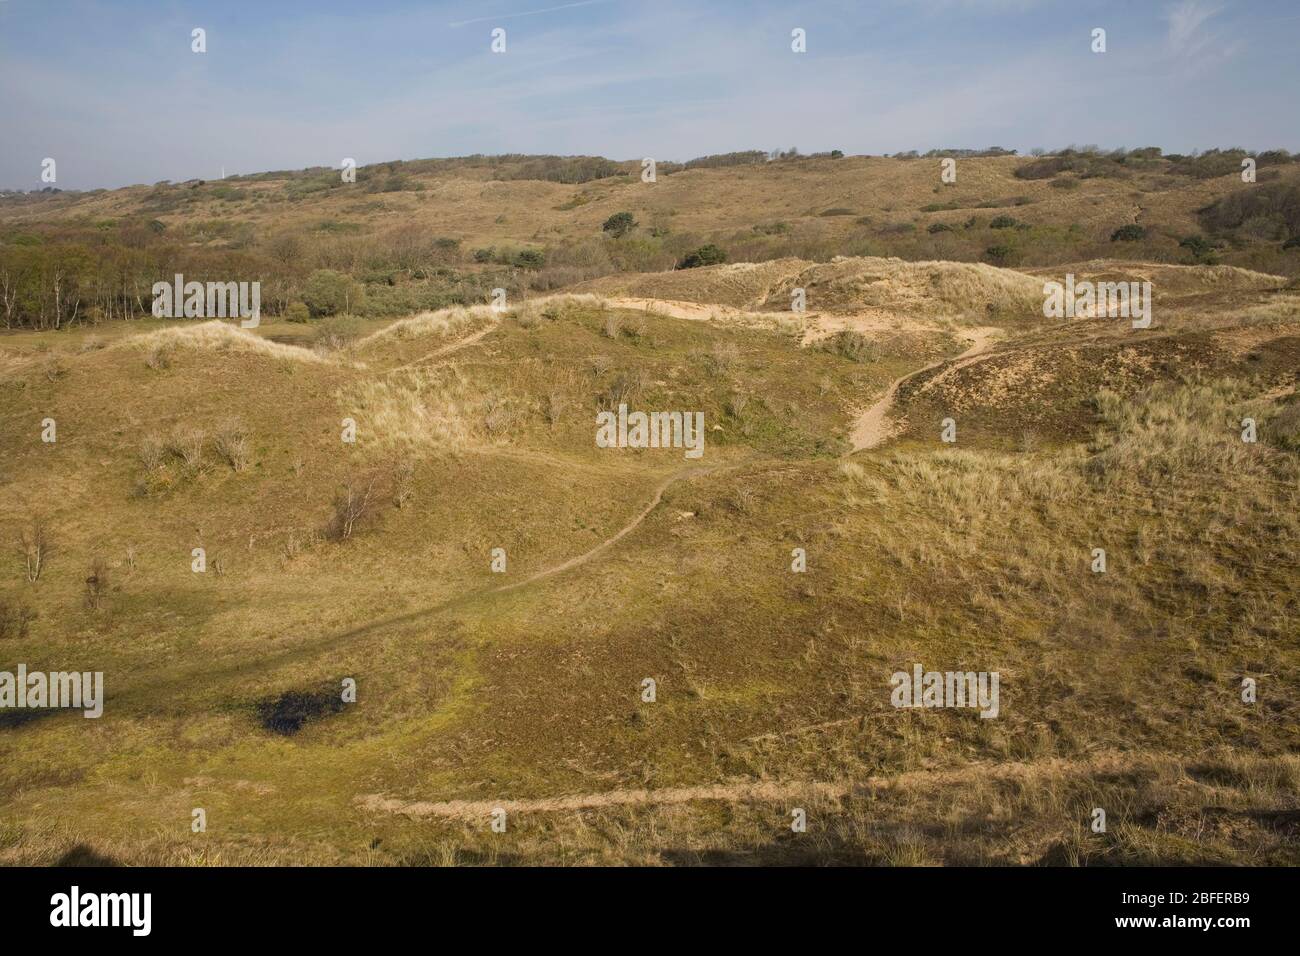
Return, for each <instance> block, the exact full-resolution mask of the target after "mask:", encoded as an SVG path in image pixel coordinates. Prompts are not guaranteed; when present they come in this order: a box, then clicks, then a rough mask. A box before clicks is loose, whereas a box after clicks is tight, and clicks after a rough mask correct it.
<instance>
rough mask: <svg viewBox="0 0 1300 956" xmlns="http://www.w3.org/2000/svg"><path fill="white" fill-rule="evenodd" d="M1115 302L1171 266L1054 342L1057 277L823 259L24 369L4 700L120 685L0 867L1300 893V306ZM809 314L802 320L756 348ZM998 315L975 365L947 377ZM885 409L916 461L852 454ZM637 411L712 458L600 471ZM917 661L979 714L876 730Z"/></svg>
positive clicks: (907, 455)
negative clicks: (800, 311) (33, 683)
mask: <svg viewBox="0 0 1300 956" xmlns="http://www.w3.org/2000/svg"><path fill="white" fill-rule="evenodd" d="M990 168H991V169H993V168H994V164H993V163H992V161H990ZM682 175H683V176H688V175H692V174H682ZM752 175H753V176H755V177H761V176H762V175H763V174H762V173H761V172H760V171H757V170H756V171H754V172H753V173H752ZM990 175H992V173H991V174H990ZM675 178H676V177H674V179H675ZM670 182H672V180H670ZM482 188H484V189H497V188H506V187H504V186H502V185H501V184H495V185H492V184H489V185H485V186H483V187H482ZM509 188H517V186H515V185H511V186H510V187H509ZM547 188H548V189H550V187H547ZM964 188H966V187H964ZM1089 188H1090V187H1089ZM551 191H552V192H554V193H555V197H553V198H557V199H558V198H560V197H561V195H562V194H567V193H570V192H572V191H573V190H572V188H571V187H561V186H558V185H556V186H554V188H553V189H552V190H551ZM833 200H834V201H835V202H837V203H839V204H844V203H845V202H846V200H844V199H843V198H842V197H839V196H838V194H837V195H836V196H832V195H830V193H829V192H828V194H827V195H826V197H825V201H826V203H827V204H830V203H831V202H832V201H833ZM548 201H549V200H548ZM725 205H726V204H725V202H724V203H722V206H723V207H724V208H725ZM583 214H584V215H586V214H587V213H585V212H584V213H583ZM1064 268H1065V267H1059V268H1058V269H1057V270H1056V271H1057V272H1059V271H1061V270H1062V269H1064ZM1088 268H1092V269H1094V270H1096V274H1104V273H1105V271H1106V270H1118V271H1119V272H1121V273H1123V274H1125V275H1134V274H1141V270H1143V269H1146V270H1149V273H1150V274H1152V275H1153V276H1154V279H1153V281H1155V282H1156V284H1157V289H1158V295H1159V296H1160V297H1159V298H1157V315H1158V317H1159V320H1158V321H1157V322H1156V323H1155V324H1154V325H1153V327H1152V328H1151V329H1149V330H1141V331H1135V330H1132V329H1131V328H1130V327H1129V324H1128V322H1127V321H1124V320H1117V319H1106V318H1098V319H1086V320H1077V321H1073V322H1064V323H1062V322H1051V321H1049V320H1045V319H1043V318H1042V317H1041V312H1040V311H1039V308H1040V306H1041V283H1042V275H1039V274H1033V275H1031V274H1029V273H1027V272H1025V273H1021V272H1016V271H1012V270H1006V269H997V268H994V267H991V266H986V265H974V264H969V263H963V264H954V263H942V262H908V263H904V262H901V261H899V260H885V259H839V260H835V261H833V262H824V263H820V264H818V263H812V262H803V261H783V262H780V263H768V264H767V265H766V266H763V267H754V268H743V269H742V268H737V267H735V266H722V267H715V268H712V269H700V270H690V274H685V273H672V274H665V275H655V274H652V273H651V274H646V275H638V276H620V277H617V281H614V280H609V281H606V280H599V281H597V282H594V283H591V284H589V285H587V286H583V287H581V288H582V289H583V290H586V294H581V295H574V296H556V297H551V298H545V299H536V300H532V301H528V302H525V303H524V304H522V305H519V306H517V307H516V308H514V309H512V310H511V311H508V312H505V313H496V312H493V311H492V310H490V309H487V308H471V309H451V310H447V311H443V312H437V313H430V314H424V315H419V316H415V317H411V318H407V319H402V320H398V321H393V322H390V321H383V320H372V321H370V322H367V323H363V324H362V326H361V327H360V328H358V329H356V330H354V331H355V332H356V335H355V336H354V337H351V338H350V339H349V340H348V341H345V342H341V343H339V342H335V343H333V344H332V345H322V344H317V345H315V346H313V345H312V344H311V342H310V341H309V337H308V336H305V335H304V334H303V332H302V328H301V327H299V326H293V325H290V324H279V323H267V324H265V325H264V326H262V327H260V328H258V329H256V330H250V331H245V330H240V329H238V328H236V327H234V326H233V325H231V324H220V323H206V324H194V323H189V324H186V323H183V322H173V323H148V322H146V323H117V324H115V325H108V326H104V327H100V328H97V329H94V330H89V331H87V330H83V329H77V330H73V331H71V332H64V333H58V334H53V333H45V334H35V333H22V334H14V335H11V336H8V337H6V338H4V339H3V340H0V348H2V349H3V363H4V364H3V366H0V367H2V368H3V379H2V380H0V420H2V421H3V422H4V426H3V428H0V462H2V464H0V483H2V484H3V489H4V493H3V495H0V539H3V540H4V541H5V542H6V549H7V550H6V554H7V557H6V558H5V560H4V562H3V577H0V600H2V601H3V602H4V608H5V609H6V613H7V615H8V616H7V617H5V619H4V620H5V621H7V622H16V621H17V620H18V616H19V615H18V611H17V610H15V609H28V610H29V611H30V612H32V613H33V614H34V617H33V618H32V619H31V620H30V622H28V623H27V625H26V626H25V627H22V626H19V625H18V624H17V623H8V624H6V628H7V629H6V631H5V633H4V634H3V635H0V669H6V668H8V669H12V667H14V666H16V664H17V663H18V662H24V663H26V664H27V665H28V667H29V668H31V669H37V668H41V669H68V670H73V669H75V670H96V671H103V672H104V674H105V684H106V689H107V700H106V702H105V710H104V716H103V717H102V718H101V719H99V720H93V721H92V720H85V719H83V718H82V717H81V716H80V715H79V714H77V713H68V712H46V713H40V714H37V715H36V716H34V717H32V718H30V719H26V720H18V719H14V718H12V717H10V716H8V715H6V716H5V719H4V720H3V722H0V861H3V862H7V863H54V862H59V861H65V862H67V861H78V860H80V861H85V860H94V859H101V860H102V859H107V860H112V861H117V862H123V863H151V862H160V863H168V864H235V863H259V864H260V863H309V864H334V863H376V864H453V863H593V862H598V863H633V864H698V863H732V862H781V863H792V862H798V863H808V862H817V863H847V862H860V863H880V864H909V865H910V864H928V863H997V864H1030V863H1057V864H1081V863H1152V862H1204V863H1269V864H1292V865H1294V864H1296V863H1298V862H1300V855H1298V853H1297V850H1296V847H1297V845H1300V844H1297V841H1296V839H1295V835H1296V827H1297V825H1300V803H1298V802H1297V797H1296V794H1297V784H1298V783H1300V763H1298V762H1297V757H1296V753H1297V745H1298V744H1300V739H1298V737H1297V734H1298V733H1300V731H1298V730H1297V728H1300V719H1298V718H1300V691H1298V688H1300V672H1298V670H1297V668H1298V665H1300V647H1298V646H1297V634H1300V627H1298V625H1300V620H1298V618H1300V604H1298V603H1297V598H1298V597H1300V591H1298V589H1300V573H1298V572H1297V563H1296V543H1297V541H1300V518H1297V513H1298V512H1297V507H1296V505H1297V501H1296V498H1297V489H1298V488H1300V458H1298V457H1297V456H1298V455H1300V414H1298V412H1297V409H1298V408H1300V406H1298V405H1297V399H1296V395H1295V385H1296V372H1297V369H1298V368H1300V317H1297V314H1296V309H1295V304H1294V296H1292V295H1291V294H1290V293H1287V292H1285V291H1282V290H1281V285H1282V280H1279V279H1276V278H1275V277H1271V276H1268V275H1261V274H1258V273H1248V272H1245V271H1244V270H1235V271H1234V270H1225V269H1224V268H1223V267H1210V266H1205V267H1190V268H1188V269H1186V270H1185V271H1184V270H1174V271H1170V270H1171V269H1172V268H1173V267H1168V266H1163V265H1160V264H1156V263H1147V264H1142V263H1116V262H1109V263H1101V264H1096V263H1091V264H1085V266H1080V267H1079V269H1078V271H1079V273H1080V274H1081V275H1083V274H1088V273H1087V269H1088ZM1053 274H1056V273H1053ZM800 282H804V283H806V285H805V286H800V287H805V288H807V289H808V290H809V293H808V294H809V313H807V314H804V315H797V314H791V315H789V316H788V318H786V319H782V320H781V321H772V320H770V317H769V318H763V317H762V316H755V317H751V319H752V320H744V321H742V320H741V319H743V318H744V316H743V315H738V313H743V311H744V310H745V309H746V308H751V309H754V310H755V311H757V312H788V309H789V292H790V289H792V288H793V287H795V286H797V285H799V283H800ZM598 296H607V297H609V299H604V298H600V297H598ZM620 297H631V298H642V299H663V300H671V301H673V302H678V303H703V304H706V305H712V306H716V307H717V308H718V309H719V310H720V314H719V315H718V316H716V317H714V316H712V315H703V316H698V315H692V316H691V317H685V318H683V317H678V316H675V315H673V314H671V312H672V309H671V308H670V307H669V306H667V305H665V306H663V307H661V308H641V309H636V308H627V307H619V306H618V305H617V304H616V303H617V300H618V299H619V298H620ZM610 300H613V301H610ZM726 310H736V311H735V312H727V311H726ZM974 325H978V326H980V327H987V328H990V329H992V330H994V331H995V332H996V333H997V334H996V336H994V337H993V338H992V339H991V340H990V342H991V344H990V345H989V347H988V348H987V350H985V351H983V352H980V353H979V354H977V355H974V356H971V357H969V358H966V359H962V360H961V361H949V360H950V359H952V358H953V357H955V356H957V355H958V353H961V352H963V350H964V349H965V348H966V346H965V344H964V342H963V339H962V332H963V330H965V329H969V328H970V327H971V326H974ZM810 333H811V334H810ZM932 364H933V366H934V367H933V368H932V369H930V370H928V371H926V372H924V373H922V374H918V375H914V376H912V377H910V378H906V377H907V376H909V374H910V373H913V372H916V371H917V370H918V369H922V368H924V367H926V366H928V365H932ZM900 379H905V380H904V381H903V382H902V384H900V385H899V387H898V390H897V393H896V397H895V400H894V402H893V405H892V407H891V408H890V409H889V411H888V414H889V416H890V419H891V421H893V422H894V423H896V425H897V428H896V430H895V432H894V434H893V437H892V438H891V439H890V440H889V441H887V442H885V443H884V444H882V445H881V446H879V447H876V448H872V449H870V450H867V451H862V452H859V453H856V454H852V453H850V447H851V446H850V442H849V436H850V434H851V432H852V429H853V426H854V423H855V422H856V421H857V419H858V417H859V415H861V414H862V412H863V411H864V409H866V408H867V407H868V406H869V405H870V404H871V403H872V402H874V401H875V400H876V399H878V398H879V397H880V396H881V395H882V394H884V393H885V392H886V389H887V388H888V387H889V385H890V383H892V382H895V381H898V380H900ZM619 402H626V403H628V404H629V405H630V406H632V407H634V408H643V409H681V410H692V411H694V410H699V411H702V412H703V413H704V421H705V423H706V431H705V434H706V453H705V455H704V457H703V459H702V460H701V461H699V462H693V461H690V460H687V459H686V458H685V457H684V455H683V453H682V451H681V449H657V450H656V449H647V450H643V451H637V450H627V449H621V450H620V449H601V448H597V447H596V446H595V444H594V442H593V434H594V427H595V424H594V421H595V419H594V416H595V413H596V411H597V410H598V409H602V408H613V407H616V406H617V405H618V404H619ZM1246 417H1250V418H1253V419H1254V420H1255V422H1256V423H1257V429H1258V441H1256V442H1254V443H1246V442H1243V441H1242V439H1241V431H1242V426H1241V421H1242V419H1243V418H1246ZM46 418H52V419H54V420H55V421H56V423H57V429H58V433H57V434H58V440H57V442H55V443H52V444H49V443H43V442H42V441H41V437H40V436H41V429H42V421H43V420H44V419H46ZM945 418H952V419H954V421H955V424H956V428H957V440H956V442H955V443H945V442H943V441H941V440H940V428H941V422H942V420H943V419H945ZM344 419H352V420H354V421H355V424H356V440H355V442H351V443H349V442H345V441H343V440H341V433H342V431H343V428H344V424H343V420H344ZM349 495H350V496H351V497H350V498H349ZM349 500H350V501H352V502H353V503H354V505H355V503H356V502H357V501H362V502H364V506H363V507H353V508H352V512H351V513H349V511H348V502H349ZM347 517H351V518H352V519H353V521H352V522H351V523H350V524H348V525H347V526H346V527H347V530H344V524H343V519H344V518H347ZM33 522H40V523H41V524H42V525H43V527H44V528H46V529H47V533H48V537H49V541H50V542H51V547H50V550H49V554H48V561H47V563H46V564H45V566H44V569H43V570H42V573H41V574H40V576H39V579H38V580H36V581H35V582H31V581H28V580H27V577H26V574H25V570H26V564H25V560H24V555H23V554H20V553H19V551H18V550H16V549H15V547H14V546H15V545H16V544H17V543H18V542H20V541H21V540H22V538H23V536H24V533H27V534H28V536H29V537H30V533H31V530H32V528H33ZM200 547H201V548H203V549H204V550H205V553H206V561H207V569H206V571H204V572H203V573H201V574H200V573H195V572H194V571H192V570H191V561H192V558H191V551H192V549H194V548H200ZM496 548H502V549H504V551H505V553H506V556H507V567H506V570H505V572H504V573H494V572H493V571H492V569H491V563H492V555H493V549H496ZM796 548H803V549H805V550H806V553H807V571H806V573H793V572H792V570H791V561H792V551H793V549H796ZM1094 548H1104V549H1105V551H1106V555H1107V568H1106V572H1105V573H1104V574H1103V573H1094V572H1093V571H1092V569H1091V564H1092V562H1093V549H1094ZM91 577H93V578H94V581H93V583H91V582H88V580H87V579H88V578H91ZM918 662H919V663H922V664H923V665H924V666H925V667H926V668H927V669H938V670H974V671H997V672H999V673H1000V675H1001V681H1002V683H1001V688H1002V690H1001V693H1002V700H1001V707H1000V713H999V715H998V717H997V718H996V719H981V718H980V717H979V716H978V715H977V714H976V713H975V712H973V711H970V710H955V709H936V710H901V709H895V708H894V707H893V706H891V702H890V684H889V679H890V676H891V674H893V673H894V672H895V671H899V670H903V671H908V670H910V668H911V666H912V665H913V664H914V663H918ZM347 678H351V679H354V680H355V681H356V685H357V700H356V702H355V703H343V702H342V701H341V696H340V689H341V686H342V682H343V681H344V680H345V679H347ZM646 678H653V679H654V681H655V682H656V699H655V701H654V702H653V703H648V702H644V701H643V700H642V696H641V695H642V686H643V684H642V682H643V681H644V680H645V679H646ZM1246 678H1251V679H1253V680H1254V681H1256V682H1257V687H1258V699H1257V700H1256V701H1255V702H1254V703H1246V702H1244V701H1243V699H1242V684H1243V680H1244V679H1246ZM497 805H501V806H503V807H508V808H509V809H508V810H507V819H508V825H507V829H506V831H505V832H504V833H498V832H493V830H492V829H491V827H490V823H491V820H490V810H491V809H492V808H494V807H495V806H497ZM1096 807H1101V808H1104V809H1105V810H1106V812H1107V818H1108V828H1107V831H1106V832H1105V833H1094V832H1092V831H1091V830H1090V829H1089V820H1090V815H1091V813H1092V810H1093V808H1096ZM194 808H203V809H204V810H205V811H206V814H207V830H206V832H204V833H194V832H192V831H191V827H190V823H191V811H192V810H193V809H194ZM795 808H801V809H803V810H805V811H806V813H807V819H808V827H807V832H804V833H797V832H793V831H792V830H791V827H790V822H791V819H792V818H791V811H792V810H794V809H795ZM484 810H487V811H488V812H487V813H484Z"/></svg>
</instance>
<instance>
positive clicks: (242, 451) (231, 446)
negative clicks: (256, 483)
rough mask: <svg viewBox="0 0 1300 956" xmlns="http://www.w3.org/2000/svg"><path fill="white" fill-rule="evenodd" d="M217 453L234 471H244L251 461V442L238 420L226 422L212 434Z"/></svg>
mask: <svg viewBox="0 0 1300 956" xmlns="http://www.w3.org/2000/svg"><path fill="white" fill-rule="evenodd" d="M212 443H213V445H214V446H215V447H216V449H217V454H218V455H220V456H221V457H222V458H224V459H225V460H226V464H228V465H230V467H231V468H233V469H234V470H235V471H245V470H247V468H248V466H249V465H250V464H252V461H253V443H252V440H251V439H250V438H249V434H248V429H247V428H245V427H244V426H243V425H242V424H240V423H239V422H228V423H227V424H225V425H223V426H222V428H221V430H220V431H218V432H217V433H216V434H215V435H214V436H212Z"/></svg>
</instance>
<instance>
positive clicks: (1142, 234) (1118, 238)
mask: <svg viewBox="0 0 1300 956" xmlns="http://www.w3.org/2000/svg"><path fill="white" fill-rule="evenodd" d="M1146 237H1147V231H1146V230H1145V229H1143V228H1142V227H1141V226H1139V225H1138V224H1137V223H1135V222H1131V223H1129V224H1128V225H1126V226H1120V227H1119V228H1118V229H1116V230H1115V231H1114V232H1112V233H1111V234H1110V241H1111V242H1137V241H1139V240H1141V239H1145V238H1146Z"/></svg>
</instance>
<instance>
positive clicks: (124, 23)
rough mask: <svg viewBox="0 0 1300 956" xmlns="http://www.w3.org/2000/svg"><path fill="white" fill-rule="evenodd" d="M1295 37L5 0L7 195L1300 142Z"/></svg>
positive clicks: (1294, 15) (1109, 25)
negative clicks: (197, 34)
mask: <svg viewBox="0 0 1300 956" xmlns="http://www.w3.org/2000/svg"><path fill="white" fill-rule="evenodd" d="M195 27H202V28H204V29H205V30H206V31H207V45H208V52H207V53H204V54H196V53H193V52H191V50H190V31H191V30H192V29H193V28H195ZM495 27H501V28H504V29H505V30H506V45H507V49H506V52H505V53H504V54H494V53H492V52H491V51H490V49H489V46H490V42H491V31H492V30H493V28H495ZM795 27H801V28H803V29H804V30H806V31H807V46H808V51H807V53H804V54H795V53H792V52H791V50H790V31H791V30H792V29H793V28H795ZM1094 27H1102V28H1104V29H1105V30H1106V31H1107V52H1106V53H1104V54H1095V53H1093V52H1091V50H1090V43H1091V36H1090V34H1091V31H1092V29H1093V28H1094ZM1298 50H1300V5H1298V4H1296V3H1295V2H1294V0H1257V2H1245V0H1235V2H1234V0H1170V2H1160V0H1151V2H1148V0H1116V2H1110V0H1097V2H1090V0H859V2H852V0H823V2H803V3H800V2H786V3H778V2H767V0H749V2H733V0H718V2H709V0H586V2H572V0H570V2H567V3H566V2H562V0H478V2H474V0H456V2H446V3H444V2H429V0H425V2H411V0H353V2H342V0H310V2H308V0H247V2H245V0H222V2H202V3H200V2H165V0H158V2H146V0H114V2H110V0H0V187H4V188H18V189H33V188H40V187H41V186H42V185H43V184H42V183H41V182H40V169H41V160H42V159H43V158H44V157H47V156H49V157H53V158H54V159H55V160H56V161H57V163H58V182H57V185H58V186H60V187H63V188H72V189H78V188H81V189H84V188H93V187H97V186H107V187H113V186H121V185H128V184H132V183H152V182H156V181H158V180H161V179H173V180H183V179H187V178H191V177H200V178H214V177H216V176H218V175H219V174H220V171H221V169H222V167H223V166H224V168H225V170H226V172H227V173H228V174H233V173H242V172H258V171H262V170H266V169H285V168H302V167H305V166H317V165H321V166H338V164H339V163H340V161H341V160H342V159H343V157H345V156H347V157H355V158H356V160H357V161H358V163H360V164H362V165H364V164H366V163H370V162H379V161H383V160H388V159H414V158H420V157H429V156H456V155H464V154H466V153H475V152H479V153H501V152H524V153H563V154H575V153H587V154H599V155H604V156H610V157H612V158H616V159H628V158H639V157H643V156H653V157H655V158H658V159H677V160H682V159H689V158H690V157H692V156H698V155H702V154H705V153H714V152H725V151H729V150H736V149H750V148H761V149H773V148H776V147H782V148H788V147H790V146H797V147H798V148H799V149H800V150H802V151H804V152H813V151H817V150H825V149H832V148H838V149H842V150H844V151H845V152H849V153H884V152H897V151H900V150H907V149H919V150H925V149H929V148H934V147H944V146H952V147H985V146H991V145H999V146H1004V147H1007V148H1015V149H1020V150H1021V151H1022V152H1023V151H1027V150H1029V149H1031V148H1033V147H1035V146H1043V147H1053V146H1062V145H1067V144H1070V143H1078V144H1084V143H1097V144H1099V145H1102V146H1106V147H1113V146H1130V147H1132V146H1142V145H1156V146H1161V147H1163V148H1165V149H1166V150H1168V151H1176V152H1186V151H1190V150H1192V149H1197V148H1202V149H1203V148H1209V147H1212V146H1233V145H1240V146H1244V147H1247V148H1255V149H1264V148H1270V147H1282V148H1286V149H1291V150H1294V151H1300V102H1298V101H1300V97H1298V96H1297V90H1300V57H1297V55H1296V54H1297V51H1298Z"/></svg>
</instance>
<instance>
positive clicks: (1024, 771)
mask: <svg viewBox="0 0 1300 956" xmlns="http://www.w3.org/2000/svg"><path fill="white" fill-rule="evenodd" d="M1131 760H1132V755H1131V754H1123V753H1119V752H1114V751H1099V752H1097V753H1094V754H1090V755H1088V756H1086V757H1083V758H1080V759H1075V760H1069V759H1063V758H1059V757H1051V758H1047V759H1044V760H1034V761H1015V762H1004V763H997V764H991V763H976V764H968V765H966V766H964V767H958V768H954V769H945V770H914V771H909V772H907V773H900V774H895V775H893V776H882V777H865V778H860V779H858V780H836V781H829V782H824V781H817V780H789V781H776V780H756V781H747V782H738V783H722V784H712V785H706V786H698V787H662V788H659V789H657V790H644V789H629V790H603V791H597V792H594V793H577V794H569V795H567V796H562V797H542V798H538V799H534V800H443V801H437V802H434V801H426V800H415V801H404V800H397V799H394V798H392V797H385V796H382V795H380V794H373V793H372V794H366V795H364V796H358V797H356V798H355V801H354V802H355V803H356V804H357V805H359V806H360V807H361V808H362V809H363V810H368V811H370V812H372V813H400V814H402V815H403V816H408V817H416V818H419V817H443V818H447V819H456V820H466V821H471V822H473V821H478V822H481V821H484V820H486V819H488V817H489V816H490V815H491V814H492V812H493V811H494V810H498V809H500V810H504V811H506V813H507V814H509V815H513V814H519V813H523V814H527V813H557V812H571V811H575V810H596V809H601V808H604V807H628V806H649V805H654V806H668V805H673V804H683V803H691V802H693V801H696V800H720V801H724V802H727V803H747V802H753V803H766V802H771V803H775V802H779V801H787V800H794V799H807V798H814V799H816V798H829V799H833V800H836V799H841V798H843V797H847V796H853V795H858V794H868V793H872V792H874V791H877V790H884V789H888V788H891V787H907V786H914V785H919V786H949V785H964V784H967V783H969V782H970V780H971V778H972V775H978V776H979V777H980V779H981V780H1011V779H1023V778H1026V777H1032V776H1035V775H1041V774H1044V773H1052V772H1056V773H1060V772H1072V773H1080V772H1091V771H1097V770H1107V769H1117V768H1121V767H1130V768H1131Z"/></svg>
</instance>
